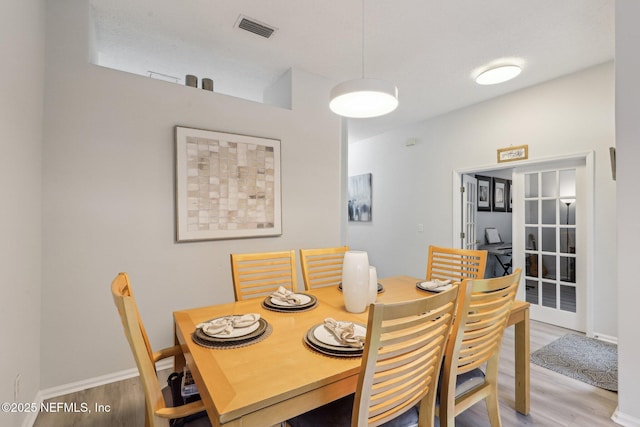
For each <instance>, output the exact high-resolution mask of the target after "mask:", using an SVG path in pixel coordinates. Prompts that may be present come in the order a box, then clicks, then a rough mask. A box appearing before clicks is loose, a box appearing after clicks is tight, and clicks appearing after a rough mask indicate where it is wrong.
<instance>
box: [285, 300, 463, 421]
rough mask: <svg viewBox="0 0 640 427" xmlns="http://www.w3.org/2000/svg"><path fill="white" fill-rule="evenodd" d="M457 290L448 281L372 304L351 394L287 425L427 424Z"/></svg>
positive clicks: (432, 416) (429, 418)
mask: <svg viewBox="0 0 640 427" xmlns="http://www.w3.org/2000/svg"><path fill="white" fill-rule="evenodd" d="M457 295H458V289H457V287H454V288H453V289H450V290H448V291H445V292H442V293H440V294H437V295H435V296H432V297H427V298H421V299H418V300H412V301H406V302H400V303H392V304H381V303H376V304H372V305H371V306H370V307H369V320H368V322H367V337H366V341H365V349H364V354H363V357H362V365H361V368H360V375H359V377H358V386H357V389H356V392H355V395H354V394H351V395H349V396H347V397H345V398H342V399H338V400H336V401H334V402H331V403H329V404H328V405H325V406H322V407H320V408H317V409H314V410H312V411H309V412H307V413H305V414H302V415H300V416H297V417H295V418H293V419H291V420H289V421H288V423H289V425H291V427H316V426H378V425H393V426H397V427H399V426H416V425H420V426H433V425H434V417H435V413H434V412H435V409H434V408H435V397H436V386H437V380H438V375H439V373H440V366H441V364H442V356H443V352H444V347H445V344H446V341H447V338H448V337H449V333H450V331H451V324H452V318H453V315H454V313H455V305H456V298H457ZM418 405H419V411H418V408H417V406H418ZM418 412H419V414H418ZM391 423H392V424H391Z"/></svg>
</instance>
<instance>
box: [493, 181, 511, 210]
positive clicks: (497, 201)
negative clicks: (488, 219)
mask: <svg viewBox="0 0 640 427" xmlns="http://www.w3.org/2000/svg"><path fill="white" fill-rule="evenodd" d="M507 193H508V187H507V180H506V179H502V178H493V195H492V203H493V211H494V212H507V205H508V204H509V198H508V194H507Z"/></svg>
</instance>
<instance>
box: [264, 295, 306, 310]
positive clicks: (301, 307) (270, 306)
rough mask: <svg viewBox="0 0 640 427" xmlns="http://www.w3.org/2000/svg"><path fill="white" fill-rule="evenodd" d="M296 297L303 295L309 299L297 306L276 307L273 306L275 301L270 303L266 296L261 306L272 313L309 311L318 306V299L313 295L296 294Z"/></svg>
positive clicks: (276, 305) (269, 298) (275, 305)
mask: <svg viewBox="0 0 640 427" xmlns="http://www.w3.org/2000/svg"><path fill="white" fill-rule="evenodd" d="M297 295H303V296H305V297H307V298H309V299H308V301H307V302H306V303H304V304H299V305H292V304H289V305H278V304H275V301H272V299H271V297H270V296H268V297H266V298H265V299H264V301H262V306H263V307H264V308H266V309H271V310H274V311H304V310H308V309H311V308H313V307H315V306H316V305H317V304H318V299H317V298H316V297H315V296H313V295H309V294H297ZM305 300H306V298H305Z"/></svg>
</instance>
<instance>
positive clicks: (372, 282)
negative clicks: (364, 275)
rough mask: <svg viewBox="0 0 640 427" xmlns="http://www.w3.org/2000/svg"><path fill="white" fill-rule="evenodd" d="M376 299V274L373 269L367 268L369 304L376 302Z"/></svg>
mask: <svg viewBox="0 0 640 427" xmlns="http://www.w3.org/2000/svg"><path fill="white" fill-rule="evenodd" d="M377 297H378V272H377V271H376V268H375V267H372V266H369V301H368V303H369V304H373V303H374V302H376V298H377Z"/></svg>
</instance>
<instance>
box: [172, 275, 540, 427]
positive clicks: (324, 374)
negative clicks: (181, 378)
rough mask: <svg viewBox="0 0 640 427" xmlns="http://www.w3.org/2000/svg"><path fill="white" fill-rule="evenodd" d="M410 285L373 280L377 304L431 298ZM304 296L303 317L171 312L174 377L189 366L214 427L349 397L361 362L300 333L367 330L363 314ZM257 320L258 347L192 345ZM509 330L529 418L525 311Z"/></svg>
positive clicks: (520, 403) (326, 292)
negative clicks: (325, 327)
mask: <svg viewBox="0 0 640 427" xmlns="http://www.w3.org/2000/svg"><path fill="white" fill-rule="evenodd" d="M420 280H421V279H417V278H414V277H409V276H397V277H390V278H384V279H380V280H379V283H380V284H382V286H383V288H384V291H383V292H381V293H379V294H378V298H377V301H378V302H382V303H389V302H397V301H406V300H409V299H416V298H423V297H425V296H428V295H433V294H432V293H430V292H426V291H422V290H419V289H417V288H416V286H415V285H416V282H418V281H420ZM305 293H308V294H311V295H314V296H315V297H316V298H317V299H318V305H317V306H316V307H315V308H313V309H311V310H308V311H301V312H295V313H291V312H288V313H282V312H275V311H270V310H267V309H266V308H264V307H263V306H262V301H263V298H254V299H249V300H244V301H238V302H231V303H225V304H218V305H212V306H208V307H201V308H194V309H188V310H181V311H176V312H174V314H173V315H174V320H175V335H176V342H177V343H179V344H180V345H181V347H182V350H183V353H184V358H177V359H176V361H175V365H176V366H175V368H176V370H181V369H182V366H184V363H187V365H188V366H189V368H190V370H191V372H192V375H193V377H194V380H195V382H196V385H197V386H198V390H199V392H200V395H201V397H202V400H203V402H204V405H205V407H206V409H207V414H208V416H209V418H210V420H211V422H212V424H213V425H214V426H229V427H231V426H235V427H239V426H243V427H247V426H259V427H265V426H272V425H276V424H278V423H280V422H282V421H285V420H287V419H289V418H291V417H294V416H296V415H299V414H301V413H304V412H307V411H309V410H311V409H314V408H317V407H319V406H322V405H324V404H326V403H329V402H331V401H333V400H336V399H338V398H340V397H343V396H346V395H348V394H350V393H353V392H354V391H355V389H356V384H357V381H358V373H359V371H360V363H361V358H360V357H355V358H338V357H331V356H326V355H323V354H321V353H318V352H316V351H314V350H312V349H311V348H309V347H308V346H307V345H306V344H305V342H304V339H303V337H304V335H305V334H306V333H307V331H308V330H309V329H310V328H311V327H313V326H315V325H317V324H320V323H322V322H323V321H324V319H325V318H327V317H332V318H334V319H336V320H344V321H353V322H360V323H363V324H366V323H367V311H368V310H367V311H365V312H364V313H358V314H356V313H349V312H347V311H346V309H345V307H344V302H343V297H342V292H341V291H340V290H339V289H338V288H337V287H335V286H331V287H325V288H317V289H314V290H311V291H305ZM247 313H258V314H260V316H261V317H262V318H264V319H265V320H266V321H267V322H268V323H269V325H270V327H271V332H270V335H269V336H267V337H266V338H264V339H263V340H261V341H259V342H256V343H253V344H250V345H247V346H245V347H240V348H231V349H210V348H207V347H203V346H200V345H199V344H196V343H195V342H194V341H193V340H192V338H191V335H192V334H193V332H194V330H195V329H196V325H198V324H199V323H202V322H204V321H207V320H209V319H212V318H216V317H220V316H227V315H231V314H247ZM509 325H514V326H515V336H514V339H515V395H516V396H515V407H516V410H517V411H518V412H520V413H523V414H528V413H529V351H530V350H529V304H528V303H525V302H522V301H516V302H515V304H514V306H513V308H512V310H511V315H510V318H509Z"/></svg>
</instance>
